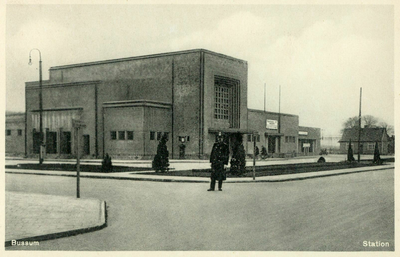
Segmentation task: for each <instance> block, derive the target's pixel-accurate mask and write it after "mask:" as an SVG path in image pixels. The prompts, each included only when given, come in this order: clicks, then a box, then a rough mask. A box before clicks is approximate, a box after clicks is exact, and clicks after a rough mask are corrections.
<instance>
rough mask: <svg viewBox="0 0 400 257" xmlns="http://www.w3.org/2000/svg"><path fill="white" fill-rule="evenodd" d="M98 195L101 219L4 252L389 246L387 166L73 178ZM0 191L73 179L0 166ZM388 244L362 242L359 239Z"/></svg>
mask: <svg viewBox="0 0 400 257" xmlns="http://www.w3.org/2000/svg"><path fill="white" fill-rule="evenodd" d="M81 185H82V190H81V196H82V197H91V198H98V199H102V200H106V201H107V205H108V206H109V212H108V214H109V226H108V227H107V228H105V229H103V230H100V231H96V232H93V233H88V234H82V235H78V236H73V237H68V238H61V239H57V240H51V241H43V242H40V246H35V247H12V248H8V249H7V250H14V249H16V250H17V249H18V250H19V249H22V250H91V251H95V250H98V251H100V250H121V251H122V250H137V251H147V250H153V251H157V250H165V251H167V250H193V251H196V250H197V251H199V250H226V251H233V250H235V251H247V250H250V251H292V250H295V251H303V250H306V251H325V250H326V251H360V250H361V251H374V250H381V251H382V250H384V251H389V250H393V249H394V245H393V244H394V241H393V239H394V225H393V224H394V193H393V192H394V170H393V169H391V170H382V171H374V172H365V173H358V174H350V175H342V176H334V177H327V178H318V179H309V180H303V181H293V182H278V183H243V184H242V183H240V184H226V185H225V186H224V191H222V192H218V191H216V192H206V189H207V187H208V185H207V184H196V183H162V182H141V181H120V180H106V179H82V180H81ZM6 189H7V190H10V191H22V192H32V193H44V194H54V195H71V196H73V195H75V190H76V189H75V179H74V178H68V177H53V176H37V175H16V174H6ZM364 241H366V244H368V241H371V242H376V241H381V242H388V243H389V245H390V246H389V247H372V246H370V247H365V246H363V242H364Z"/></svg>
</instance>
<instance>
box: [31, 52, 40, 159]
mask: <svg viewBox="0 0 400 257" xmlns="http://www.w3.org/2000/svg"><path fill="white" fill-rule="evenodd" d="M33 50H36V51H38V52H39V133H40V135H39V141H40V146H39V164H42V163H43V158H44V146H43V95H42V94H43V93H42V91H43V89H42V53H41V52H40V50H39V49H37V48H34V49H32V50H31V51H30V52H29V63H28V64H29V65H32V59H31V53H32V51H33Z"/></svg>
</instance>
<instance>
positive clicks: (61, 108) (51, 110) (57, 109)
mask: <svg viewBox="0 0 400 257" xmlns="http://www.w3.org/2000/svg"><path fill="white" fill-rule="evenodd" d="M74 110H77V111H80V110H83V107H80V106H77V107H56V108H46V109H43V111H44V112H54V111H74ZM30 112H40V110H38V109H35V110H31V111H30Z"/></svg>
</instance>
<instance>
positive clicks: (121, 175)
mask: <svg viewBox="0 0 400 257" xmlns="http://www.w3.org/2000/svg"><path fill="white" fill-rule="evenodd" d="M392 168H394V163H387V164H384V165H379V166H369V167H359V168H350V169H341V170H327V171H319V172H307V173H297V174H288V175H275V176H263V177H256V178H255V180H253V178H249V177H244V178H228V179H227V180H226V181H225V183H245V182H283V181H292V180H303V179H309V178H319V177H327V176H334V175H341V174H351V173H357V172H366V171H374V170H386V169H392ZM144 172H147V173H154V171H143V173H144ZM6 173H8V174H30V175H48V176H66V177H76V172H71V171H49V170H26V169H6ZM80 177H81V178H101V179H122V180H141V181H158V182H192V183H205V182H206V183H209V182H210V178H205V177H184V176H168V175H147V174H138V172H115V173H94V172H80Z"/></svg>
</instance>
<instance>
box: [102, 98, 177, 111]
mask: <svg viewBox="0 0 400 257" xmlns="http://www.w3.org/2000/svg"><path fill="white" fill-rule="evenodd" d="M103 107H104V108H125V107H154V108H164V109H171V107H172V104H171V103H167V102H160V101H153V100H143V99H141V100H123V101H110V102H104V103H103Z"/></svg>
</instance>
